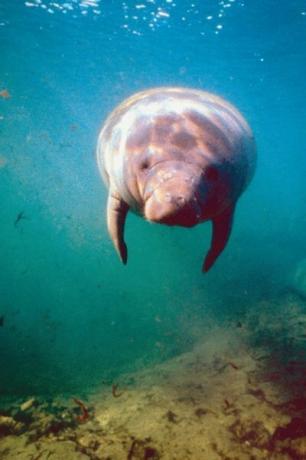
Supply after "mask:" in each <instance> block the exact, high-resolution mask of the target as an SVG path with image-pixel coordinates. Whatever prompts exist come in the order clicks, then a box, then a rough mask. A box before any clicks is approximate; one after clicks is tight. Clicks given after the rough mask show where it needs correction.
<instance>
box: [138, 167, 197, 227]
mask: <svg viewBox="0 0 306 460" xmlns="http://www.w3.org/2000/svg"><path fill="white" fill-rule="evenodd" d="M205 195H206V193H205V181H204V177H203V174H202V170H201V168H199V167H198V166H197V165H192V164H190V163H187V162H185V161H174V160H165V161H161V162H158V163H157V164H156V165H154V166H152V167H151V168H150V169H149V171H148V172H147V177H146V182H145V186H144V189H143V202H144V207H143V213H144V217H145V218H146V219H147V220H149V221H151V222H157V223H161V224H167V225H179V226H183V227H192V226H194V225H196V224H197V223H199V222H200V221H201V220H203V208H204V200H205Z"/></svg>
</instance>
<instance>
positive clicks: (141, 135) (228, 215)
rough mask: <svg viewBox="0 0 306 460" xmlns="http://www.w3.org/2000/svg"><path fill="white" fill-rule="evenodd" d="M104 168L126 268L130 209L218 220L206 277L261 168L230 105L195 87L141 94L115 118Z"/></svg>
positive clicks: (156, 217)
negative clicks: (257, 167)
mask: <svg viewBox="0 0 306 460" xmlns="http://www.w3.org/2000/svg"><path fill="white" fill-rule="evenodd" d="M97 162H98V167H99V170H100V173H101V175H102V177H103V179H104V181H105V183H106V185H107V187H108V200H107V227H108V231H109V234H110V237H111V239H112V241H113V244H114V246H115V248H116V250H117V252H118V254H119V256H120V258H121V261H122V262H123V263H124V264H126V263H127V246H126V244H125V241H124V226H125V221H126V217H127V213H128V211H129V210H131V211H133V212H134V213H136V214H138V215H140V216H142V217H144V218H145V219H146V220H147V221H150V222H155V223H159V224H165V225H176V226H182V227H193V226H195V225H197V224H199V223H201V222H205V221H208V220H211V221H212V239H211V246H210V249H209V251H208V253H207V255H206V257H205V259H204V263H203V271H204V272H207V271H208V270H209V269H210V268H211V267H212V265H213V264H214V262H215V261H216V259H217V257H218V256H219V255H220V253H221V252H222V251H223V249H224V248H225V246H226V244H227V242H228V239H229V237H230V234H231V229H232V224H233V216H234V212H235V207H236V203H237V200H238V198H239V196H240V195H241V193H242V192H243V191H244V190H245V188H246V187H247V185H248V183H249V182H250V180H251V178H252V176H253V174H254V170H255V164H256V147H255V141H254V136H253V134H252V131H251V129H250V127H249V125H248V124H247V122H246V120H245V119H244V118H243V116H242V115H241V114H240V113H239V112H238V110H237V109H236V108H235V107H233V105H231V104H230V103H229V102H227V101H225V100H224V99H222V98H220V97H218V96H216V95H214V94H210V93H208V92H204V91H200V90H196V89H189V88H176V87H173V88H172V87H166V88H155V89H149V90H147V91H143V92H139V93H136V94H135V95H133V96H131V97H130V98H128V99H126V100H125V101H123V102H122V103H121V104H120V105H119V106H118V107H117V108H115V109H114V111H113V112H112V113H111V114H110V115H109V117H108V118H107V120H106V121H105V123H104V125H103V127H102V129H101V132H100V134H99V138H98V145H97Z"/></svg>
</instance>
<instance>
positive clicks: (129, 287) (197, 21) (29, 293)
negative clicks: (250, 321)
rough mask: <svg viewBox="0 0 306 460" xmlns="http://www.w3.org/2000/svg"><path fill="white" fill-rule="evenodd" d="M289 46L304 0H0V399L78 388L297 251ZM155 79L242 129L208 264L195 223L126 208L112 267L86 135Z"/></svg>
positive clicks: (270, 289) (291, 261) (299, 165)
mask: <svg viewBox="0 0 306 460" xmlns="http://www.w3.org/2000/svg"><path fill="white" fill-rule="evenodd" d="M305 40H306V3H305V0H299V1H290V2H285V1H282V2H277V1H272V0H268V1H256V2H255V1H252V0H245V1H240V0H232V1H231V0H229V1H226V0H225V1H212V0H209V1H204V0H201V1H200V0H194V1H185V0H182V1H181V0H180V1H178V0H177V1H174V0H173V1H170V0H168V1H167V0H164V1H162V0H151V1H149V0H144V1H143V2H140V1H139V2H137V1H126V2H121V1H119V0H118V1H115V0H113V1H110V0H109V1H102V0H101V1H99V0H90V1H89V0H88V1H85V0H84V1H79V0H70V1H67V2H63V1H62V0H59V1H58V2H51V1H47V0H41V1H38V0H32V1H29V2H24V1H21V0H20V1H17V0H10V1H9V0H2V1H1V3H0V48H1V64H0V69H1V74H0V91H4V90H6V91H7V92H8V94H7V93H3V96H4V97H3V96H2V97H0V133H1V138H0V193H1V197H2V199H1V208H0V224H1V227H0V241H1V266H0V317H1V318H2V323H3V324H2V326H1V327H0V369H1V383H0V391H1V394H2V395H25V394H30V393H35V394H45V393H63V392H67V393H69V392H73V391H76V390H82V389H83V390H84V391H85V390H86V389H88V388H94V387H95V385H99V384H101V382H103V381H110V380H111V379H112V378H114V376H118V375H120V374H121V373H122V372H124V371H126V370H131V369H138V368H140V367H143V366H146V365H150V364H151V363H153V362H159V361H162V360H164V359H166V358H167V357H168V356H173V355H175V354H177V353H180V352H181V351H184V350H188V349H189V348H190V347H191V346H192V344H193V343H194V342H195V341H196V340H197V339H198V338H200V337H201V335H203V334H205V332H206V331H207V329H209V327H210V325H211V324H215V323H224V322H227V321H229V322H231V321H236V320H237V319H239V320H243V318H244V315H246V313H247V312H248V311H250V309H252V307H254V305H255V304H256V302H257V301H259V300H261V299H265V300H269V299H271V305H272V300H273V298H275V296H278V295H280V294H281V292H282V291H283V290H284V289H285V288H286V286H287V283H288V280H289V278H290V276H291V273H292V271H294V269H295V266H296V264H297V263H298V262H299V261H300V260H302V259H304V258H305V257H306V243H305V232H306V214H305V201H306V182H305V173H306V160H305V152H306V140H305V119H306V106H305V94H306V91H305V86H306V85H305V71H306V51H305ZM161 85H180V86H190V87H195V88H200V89H205V90H208V91H211V92H214V93H217V94H220V95H221V96H223V97H225V98H227V99H229V100H230V101H231V102H232V103H234V104H235V105H236V106H237V107H238V108H239V109H240V111H241V112H242V113H243V114H244V115H245V116H246V118H247V119H248V121H249V123H250V125H251V126H252V128H253V131H254V133H255V137H256V141H257V146H258V166H257V171H256V175H255V178H254V180H253V181H252V183H251V185H250V187H249V188H248V190H247V191H246V193H245V194H244V195H243V197H242V198H241V199H240V201H239V205H238V208H237V213H236V219H235V224H234V229H233V233H232V236H231V240H230V242H229V244H228V247H227V248H226V250H225V251H224V253H223V254H222V255H221V257H220V258H219V260H218V262H217V263H216V265H215V266H214V267H213V269H212V270H211V271H210V272H209V273H208V274H207V275H203V274H202V273H201V265H202V260H203V256H204V253H205V252H206V250H207V248H208V245H209V241H210V224H208V223H206V224H203V225H200V226H198V227H197V228H194V229H192V230H186V229H180V228H175V229H173V228H168V227H165V226H158V225H149V224H148V223H146V222H145V221H143V220H141V219H139V218H138V217H136V216H134V215H129V217H128V221H127V228H126V240H127V242H128V245H129V254H130V256H129V263H128V265H127V266H126V267H123V266H121V264H120V262H119V260H118V258H117V256H116V254H115V252H114V250H113V247H112V244H111V241H110V240H109V238H108V236H107V232H106V226H105V204H106V190H105V188H104V186H103V184H102V182H101V179H100V177H99V174H98V169H97V166H96V160H95V146H96V141H97V136H98V132H99V129H100V127H101V125H102V122H103V120H104V119H105V117H106V116H107V115H108V113H109V112H110V111H111V110H112V109H113V108H114V107H115V105H116V104H118V103H119V102H121V101H122V100H123V99H124V98H125V97H127V96H129V95H131V94H132V93H133V92H135V91H139V90H142V89H145V88H149V87H154V86H161ZM8 95H9V96H10V97H5V96H8ZM18 217H19V218H18Z"/></svg>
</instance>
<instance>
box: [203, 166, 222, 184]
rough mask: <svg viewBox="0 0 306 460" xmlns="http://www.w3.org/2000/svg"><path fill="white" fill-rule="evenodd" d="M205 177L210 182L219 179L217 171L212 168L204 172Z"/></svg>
mask: <svg viewBox="0 0 306 460" xmlns="http://www.w3.org/2000/svg"><path fill="white" fill-rule="evenodd" d="M205 177H206V178H207V179H208V180H209V181H212V182H215V181H217V180H218V179H219V171H218V170H217V169H216V168H215V167H214V166H209V167H208V168H207V169H206V171H205Z"/></svg>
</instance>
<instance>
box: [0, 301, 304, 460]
mask: <svg viewBox="0 0 306 460" xmlns="http://www.w3.org/2000/svg"><path fill="white" fill-rule="evenodd" d="M252 311H253V313H252V315H250V317H249V318H247V319H246V320H245V321H244V322H243V323H241V322H240V321H238V322H237V323H235V324H232V325H227V326H222V327H221V326H219V327H215V328H214V329H213V330H211V332H210V333H208V334H207V335H206V336H205V338H204V339H203V340H201V341H199V342H198V343H197V344H196V346H195V347H194V348H193V350H192V351H190V352H188V353H184V354H182V355H180V356H177V357H175V358H173V359H170V360H168V361H166V362H164V363H163V364H158V365H156V366H154V367H150V368H148V369H145V370H142V371H140V372H136V373H131V374H126V375H124V376H122V379H120V382H116V383H114V384H113V385H112V386H104V387H103V388H102V389H101V390H99V391H98V390H97V391H96V393H95V394H93V395H91V396H89V397H88V398H87V399H86V400H82V401H81V400H76V399H75V400H74V401H73V400H69V401H64V400H61V401H59V400H58V401H57V400H56V401H55V400H53V401H51V400H49V401H39V400H38V399H36V398H29V399H27V400H24V401H23V402H16V404H13V405H11V406H10V407H9V408H8V407H6V408H4V409H3V410H0V459H3V460H13V459H14V460H23V459H24V460H26V459H27V460H47V459H50V460H55V459H59V460H60V459H64V460H70V459H71V460H73V459H75V460H81V459H82V460H85V459H92V460H123V459H126V460H135V459H165V460H188V459H194V460H197V459H199V460H200V459H203V460H219V459H223V460H225V459H228V460H234V459H238V460H240V459H241V460H247V459H251V460H256V459H271V460H283V459H306V353H305V349H306V344H305V339H306V335H305V332H304V331H305V327H306V314H305V313H304V311H306V308H305V302H304V301H303V300H302V299H300V298H299V297H297V296H295V295H293V294H287V295H284V296H283V298H282V299H281V300H279V301H276V302H275V305H272V306H271V303H269V305H268V304H265V302H262V303H260V304H259V305H257V306H256V309H253V310H252Z"/></svg>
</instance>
